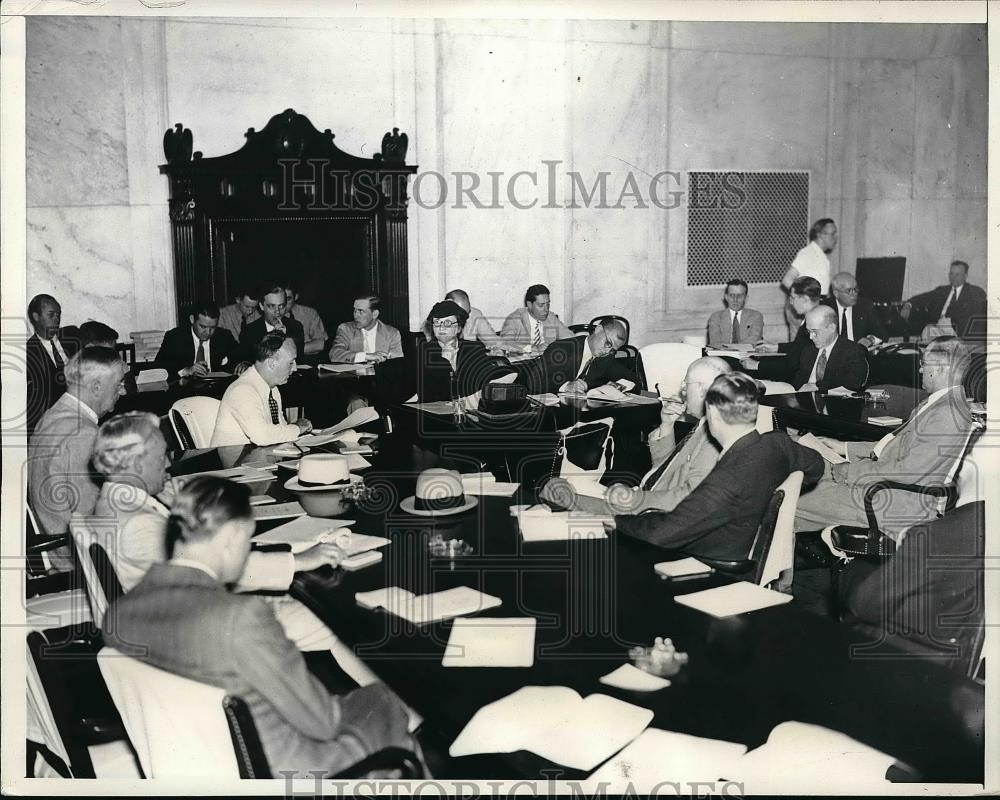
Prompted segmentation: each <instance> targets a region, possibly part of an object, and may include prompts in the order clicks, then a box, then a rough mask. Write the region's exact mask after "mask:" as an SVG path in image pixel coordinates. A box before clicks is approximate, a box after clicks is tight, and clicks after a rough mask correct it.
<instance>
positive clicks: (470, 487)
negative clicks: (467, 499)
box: [462, 472, 521, 497]
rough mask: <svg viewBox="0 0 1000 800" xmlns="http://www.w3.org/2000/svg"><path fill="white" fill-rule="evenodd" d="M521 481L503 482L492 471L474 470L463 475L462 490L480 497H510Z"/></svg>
mask: <svg viewBox="0 0 1000 800" xmlns="http://www.w3.org/2000/svg"><path fill="white" fill-rule="evenodd" d="M520 485H521V484H519V483H502V482H500V481H498V480H497V479H496V477H495V476H494V475H493V474H492V473H490V472H472V473H468V474H465V475H462V491H463V492H465V493H466V494H471V495H476V496H478V497H510V496H511V495H512V494H514V492H516V491H517V487H518V486H520Z"/></svg>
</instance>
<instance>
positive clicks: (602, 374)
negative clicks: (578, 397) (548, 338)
mask: <svg viewBox="0 0 1000 800" xmlns="http://www.w3.org/2000/svg"><path fill="white" fill-rule="evenodd" d="M570 341H572V342H573V364H574V366H573V374H574V375H577V374H579V372H580V364H581V363H582V361H583V354H584V353H585V352H586V350H587V348H588V347H589V345H588V344H587V337H586V336H574V337H573V338H572V339H571V340H570ZM577 380H583V381H586V383H587V391H590V390H591V389H595V388H597V387H598V386H604V384H606V383H614V382H615V381H617V380H627V381H632V383H634V384H635V385H636V386H638V385H639V377H638V376H637V375H636V374H635V370H633V369H632V361H631V359H626V358H615V354H614V353H613V352H612V353H609V354H608V355H606V356H597V357H591V359H590V360H589V361H588V362H587V363H586V364H585V365H584V367H583V374H582V375H580V376H579V378H578V379H577Z"/></svg>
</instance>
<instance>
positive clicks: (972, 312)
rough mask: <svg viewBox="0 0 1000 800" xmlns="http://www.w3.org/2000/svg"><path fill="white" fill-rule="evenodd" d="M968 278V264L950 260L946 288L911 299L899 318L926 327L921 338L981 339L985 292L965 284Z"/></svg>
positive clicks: (902, 309)
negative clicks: (921, 323) (957, 337)
mask: <svg viewBox="0 0 1000 800" xmlns="http://www.w3.org/2000/svg"><path fill="white" fill-rule="evenodd" d="M968 277H969V265H968V264H967V263H965V262H964V261H952V262H951V266H950V267H949V268H948V283H947V285H945V286H938V287H937V288H936V289H932V290H931V291H929V292H924V293H923V294H918V295H916V296H914V297H911V298H910V299H909V300H907V301H906V302H905V303H903V306H902V308H900V309H899V315H900V316H901V317H902V318H903V319H905V320H907V321H912V322H914V323H917V324H919V323H920V322H923V323H924V324H925V325H926V326H927V327H926V329H925V331H924V333H922V334H921V336H920V338H922V339H930V338H933V337H935V336H948V335H954V336H960V337H962V338H963V339H969V338H982V337H983V336H985V335H986V292H984V291H983V290H982V288H980V287H979V286H975V285H973V284H971V283H968Z"/></svg>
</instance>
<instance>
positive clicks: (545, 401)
mask: <svg viewBox="0 0 1000 800" xmlns="http://www.w3.org/2000/svg"><path fill="white" fill-rule="evenodd" d="M528 398H529V399H530V400H534V401H535V402H536V403H541V404H542V405H543V406H557V405H559V395H557V394H553V393H552V392H545V394H529V395H528Z"/></svg>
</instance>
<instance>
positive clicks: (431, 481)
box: [399, 469, 479, 517]
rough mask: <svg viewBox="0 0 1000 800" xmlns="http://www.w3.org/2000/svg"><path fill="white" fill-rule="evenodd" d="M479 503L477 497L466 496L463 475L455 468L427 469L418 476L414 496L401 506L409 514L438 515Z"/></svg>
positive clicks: (454, 511) (453, 512) (444, 514)
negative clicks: (463, 487)
mask: <svg viewBox="0 0 1000 800" xmlns="http://www.w3.org/2000/svg"><path fill="white" fill-rule="evenodd" d="M478 503H479V500H477V499H476V498H475V497H466V496H465V492H464V490H463V489H462V476H461V475H459V474H458V473H457V472H456V471H455V470H453V469H425V470H424V471H423V472H421V473H420V475H419V476H418V477H417V488H416V491H415V492H414V495H413V497H407V498H405V499H404V500H403V502H402V503H400V504H399V507H400V508H401V509H403V511H406V512H407V513H409V514H417V515H419V516H422V517H438V516H447V515H450V514H461V513H462V512H463V511H468V510H469V509H470V508H474V507H475V506H476V505H477V504H478Z"/></svg>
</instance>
